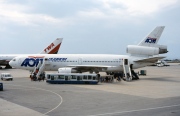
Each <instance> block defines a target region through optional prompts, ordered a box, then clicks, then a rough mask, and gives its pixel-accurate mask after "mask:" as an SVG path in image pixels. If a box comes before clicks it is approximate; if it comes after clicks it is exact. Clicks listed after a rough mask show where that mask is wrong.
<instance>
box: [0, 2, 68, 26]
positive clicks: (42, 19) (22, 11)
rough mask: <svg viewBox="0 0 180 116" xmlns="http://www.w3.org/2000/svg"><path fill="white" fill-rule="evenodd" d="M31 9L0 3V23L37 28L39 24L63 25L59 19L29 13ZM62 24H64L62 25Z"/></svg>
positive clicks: (24, 6)
mask: <svg viewBox="0 0 180 116" xmlns="http://www.w3.org/2000/svg"><path fill="white" fill-rule="evenodd" d="M32 9H33V8H32V7H29V6H26V5H21V4H15V3H14V4H10V3H7V2H5V1H1V2H0V21H1V22H3V23H9V22H12V23H16V24H18V25H23V26H38V25H40V24H57V23H63V20H62V19H60V18H55V17H52V16H50V15H48V14H45V13H44V14H38V13H30V12H31V10H32ZM63 24H64V23H63Z"/></svg>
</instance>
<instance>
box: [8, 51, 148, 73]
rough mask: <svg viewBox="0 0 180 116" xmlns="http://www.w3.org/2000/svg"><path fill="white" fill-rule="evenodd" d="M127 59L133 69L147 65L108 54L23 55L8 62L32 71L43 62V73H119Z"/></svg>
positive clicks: (126, 56)
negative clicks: (63, 70)
mask: <svg viewBox="0 0 180 116" xmlns="http://www.w3.org/2000/svg"><path fill="white" fill-rule="evenodd" d="M124 59H128V60H129V64H133V69H136V68H140V67H144V66H146V65H148V64H149V63H142V64H140V63H136V62H134V60H137V59H139V57H135V56H129V55H109V54H55V55H54V54H42V55H36V54H33V55H23V56H19V57H16V58H14V59H13V60H12V61H10V65H11V66H12V67H15V68H21V69H27V70H33V69H34V68H35V67H37V65H38V64H39V63H43V62H44V61H45V68H44V70H45V71H50V70H51V71H57V70H58V69H59V68H64V67H72V68H78V69H82V70H83V69H84V68H85V69H86V70H88V69H89V70H91V69H92V68H93V69H95V68H97V70H99V71H105V72H107V71H113V72H119V71H122V70H123V67H122V66H123V60H124Z"/></svg>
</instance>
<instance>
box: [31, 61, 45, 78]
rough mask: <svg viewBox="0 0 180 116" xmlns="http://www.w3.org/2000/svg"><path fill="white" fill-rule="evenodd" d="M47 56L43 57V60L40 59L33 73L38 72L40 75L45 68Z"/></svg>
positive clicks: (37, 74) (37, 75)
mask: <svg viewBox="0 0 180 116" xmlns="http://www.w3.org/2000/svg"><path fill="white" fill-rule="evenodd" d="M45 64H46V63H45V58H43V60H42V61H40V60H39V63H38V65H37V66H36V67H35V68H34V71H33V74H36V77H39V75H40V74H41V73H42V71H43V70H44V68H45Z"/></svg>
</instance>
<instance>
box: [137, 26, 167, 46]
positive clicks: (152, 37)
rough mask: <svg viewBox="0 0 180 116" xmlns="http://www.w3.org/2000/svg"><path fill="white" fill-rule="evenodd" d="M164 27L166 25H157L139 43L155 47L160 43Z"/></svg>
mask: <svg viewBox="0 0 180 116" xmlns="http://www.w3.org/2000/svg"><path fill="white" fill-rule="evenodd" d="M164 28H165V26H157V27H156V28H155V29H154V30H153V31H152V32H151V33H149V34H148V35H147V36H146V37H145V38H144V39H143V40H142V41H141V42H140V43H139V44H138V46H150V47H154V46H155V45H156V44H157V43H158V41H159V39H160V37H161V34H162V32H163V30H164Z"/></svg>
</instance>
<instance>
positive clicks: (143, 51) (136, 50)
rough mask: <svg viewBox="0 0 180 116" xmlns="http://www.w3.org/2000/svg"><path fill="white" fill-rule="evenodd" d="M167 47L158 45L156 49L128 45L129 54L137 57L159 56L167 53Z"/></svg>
mask: <svg viewBox="0 0 180 116" xmlns="http://www.w3.org/2000/svg"><path fill="white" fill-rule="evenodd" d="M167 52H168V51H167V46H164V45H157V46H155V47H149V46H136V45H128V46H127V53H129V54H137V55H149V56H152V55H158V54H163V53H167Z"/></svg>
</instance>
